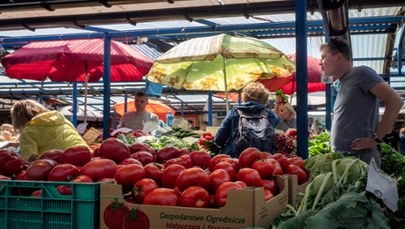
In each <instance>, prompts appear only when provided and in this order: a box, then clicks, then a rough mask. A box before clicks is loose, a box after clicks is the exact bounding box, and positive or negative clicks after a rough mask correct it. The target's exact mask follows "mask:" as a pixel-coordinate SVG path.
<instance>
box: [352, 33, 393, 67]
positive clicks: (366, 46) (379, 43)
mask: <svg viewBox="0 0 405 229" xmlns="http://www.w3.org/2000/svg"><path fill="white" fill-rule="evenodd" d="M351 42H352V50H353V52H352V53H353V59H356V58H383V57H384V55H385V49H386V43H387V34H364V35H352V36H351ZM353 65H355V66H358V65H367V66H369V67H371V68H373V69H374V70H375V71H376V72H377V73H379V74H381V73H383V65H384V61H383V60H381V61H374V60H370V61H353Z"/></svg>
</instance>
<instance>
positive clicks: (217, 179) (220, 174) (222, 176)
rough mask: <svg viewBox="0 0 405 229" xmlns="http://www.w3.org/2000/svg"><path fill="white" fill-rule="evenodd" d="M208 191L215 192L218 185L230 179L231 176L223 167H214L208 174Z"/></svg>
mask: <svg viewBox="0 0 405 229" xmlns="http://www.w3.org/2000/svg"><path fill="white" fill-rule="evenodd" d="M209 176H210V181H211V182H210V188H209V190H210V192H211V193H215V191H216V190H217V189H218V187H219V186H220V185H221V184H222V183H224V182H227V181H232V179H231V176H230V175H229V174H228V172H227V171H225V170H223V169H216V170H214V171H213V172H212V173H211V174H210V175H209Z"/></svg>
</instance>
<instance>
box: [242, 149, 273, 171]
mask: <svg viewBox="0 0 405 229" xmlns="http://www.w3.org/2000/svg"><path fill="white" fill-rule="evenodd" d="M268 157H271V154H269V153H265V152H262V151H260V150H258V149H257V148H254V147H249V148H247V149H245V150H243V151H242V153H241V154H240V155H239V166H240V167H241V168H251V166H252V164H253V162H255V161H256V160H260V159H266V158H268Z"/></svg>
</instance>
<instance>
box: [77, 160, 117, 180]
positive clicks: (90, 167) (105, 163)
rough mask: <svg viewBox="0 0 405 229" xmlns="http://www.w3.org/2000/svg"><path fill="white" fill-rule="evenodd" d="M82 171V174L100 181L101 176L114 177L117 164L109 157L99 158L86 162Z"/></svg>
mask: <svg viewBox="0 0 405 229" xmlns="http://www.w3.org/2000/svg"><path fill="white" fill-rule="evenodd" d="M80 172H81V174H82V175H87V176H89V177H90V178H91V179H92V180H94V181H98V180H100V179H101V178H113V177H114V175H115V173H116V172H117V164H115V162H114V161H113V160H110V159H107V158H97V159H93V160H91V161H90V162H88V163H87V164H85V165H84V166H83V167H82V170H81V171H80Z"/></svg>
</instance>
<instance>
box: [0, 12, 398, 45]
mask: <svg viewBox="0 0 405 229" xmlns="http://www.w3.org/2000/svg"><path fill="white" fill-rule="evenodd" d="M402 20H403V16H387V17H368V18H364V17H362V18H352V19H350V31H351V32H352V33H357V34H358V33H362V32H363V33H372V32H375V33H381V32H384V31H385V32H387V33H391V32H393V31H395V30H394V28H395V29H396V27H397V25H398V24H399V23H401V21H402ZM85 28H86V27H85ZM307 28H308V32H309V33H310V34H314V35H319V36H322V34H323V22H322V20H313V21H308V22H307ZM266 30H270V31H266ZM280 30H285V31H284V32H281V31H280ZM227 32H228V33H229V32H232V33H235V32H250V33H251V34H252V35H253V36H255V35H256V34H257V36H258V37H260V38H269V37H273V38H274V37H280V36H281V37H284V36H287V35H288V36H294V35H295V22H272V23H252V24H238V25H219V26H217V27H215V28H213V27H209V26H207V27H201V26H190V27H174V28H163V29H140V30H127V31H112V32H109V36H111V37H112V38H119V37H139V36H145V37H149V36H164V37H165V38H168V39H170V40H179V41H180V40H186V39H190V38H194V37H201V36H209V35H214V34H219V33H227ZM265 33H267V36H265V35H263V34H265ZM104 35H105V34H104V33H101V32H94V33H83V34H65V35H56V36H55V35H53V36H24V37H13V38H11V37H10V38H3V39H1V40H0V43H1V44H3V46H4V47H10V46H11V44H13V45H14V46H15V45H17V44H18V43H19V42H27V41H50V40H70V39H91V38H103V37H104Z"/></svg>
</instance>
